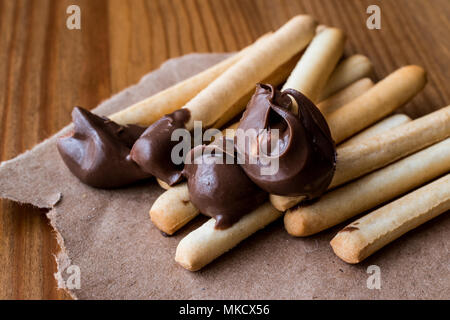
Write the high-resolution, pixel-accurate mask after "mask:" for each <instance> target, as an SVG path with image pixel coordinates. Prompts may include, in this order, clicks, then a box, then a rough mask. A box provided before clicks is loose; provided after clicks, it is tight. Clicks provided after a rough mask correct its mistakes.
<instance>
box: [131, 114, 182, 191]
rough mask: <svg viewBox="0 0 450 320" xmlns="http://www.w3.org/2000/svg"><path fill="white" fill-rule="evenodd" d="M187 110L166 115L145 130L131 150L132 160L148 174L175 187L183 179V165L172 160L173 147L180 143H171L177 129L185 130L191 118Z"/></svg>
mask: <svg viewBox="0 0 450 320" xmlns="http://www.w3.org/2000/svg"><path fill="white" fill-rule="evenodd" d="M190 116H191V115H190V112H189V110H187V109H180V110H177V111H175V112H173V113H171V114H168V115H165V116H164V117H162V118H161V119H159V120H158V121H156V122H155V123H153V124H152V125H151V126H150V127H148V128H147V130H145V132H144V133H143V134H142V136H141V137H140V138H139V139H138V140H137V141H136V143H135V144H134V146H133V148H132V149H131V158H132V159H133V160H134V161H135V162H136V163H138V164H139V166H140V167H141V168H142V169H143V170H144V171H146V172H148V173H151V174H152V175H154V176H155V177H157V178H159V179H161V180H163V181H164V182H166V183H167V184H169V185H174V184H176V183H178V182H179V181H180V180H181V179H182V175H181V171H182V170H183V164H182V163H181V164H175V163H173V161H172V159H171V153H172V149H173V147H174V146H175V145H176V144H177V143H178V141H171V136H172V133H173V132H174V131H175V130H176V129H181V128H185V123H186V122H187V121H188V120H189V118H190Z"/></svg>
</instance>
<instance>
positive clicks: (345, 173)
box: [270, 106, 450, 211]
mask: <svg viewBox="0 0 450 320" xmlns="http://www.w3.org/2000/svg"><path fill="white" fill-rule="evenodd" d="M449 136H450V106H448V107H445V108H442V109H440V110H438V111H435V112H432V113H430V114H428V115H426V116H423V117H421V118H418V119H416V120H414V121H410V122H408V123H405V124H403V125H400V126H398V127H396V128H394V129H391V130H389V131H388V132H385V133H381V134H378V135H377V136H375V137H372V138H369V139H367V140H365V141H361V142H360V143H355V144H354V145H350V146H349V147H342V148H340V147H339V148H338V149H337V161H336V172H335V174H334V177H333V180H332V181H331V184H330V187H329V188H333V187H336V186H339V185H341V184H343V183H345V182H348V181H350V180H352V179H355V178H357V177H360V176H362V175H363V174H366V173H368V172H371V171H373V170H376V169H378V168H381V167H383V166H385V165H387V164H389V163H391V162H393V161H395V160H398V159H400V158H402V157H404V156H406V155H408V154H411V153H413V152H415V151H417V150H420V149H422V148H425V147H427V146H429V145H431V144H433V143H436V142H438V141H441V140H443V139H445V138H447V137H449ZM302 200H304V197H282V196H272V195H271V196H270V201H271V203H272V204H273V205H274V207H275V208H277V209H278V210H281V211H285V210H287V209H289V208H292V207H293V206H295V205H296V204H298V203H300V202H301V201H302Z"/></svg>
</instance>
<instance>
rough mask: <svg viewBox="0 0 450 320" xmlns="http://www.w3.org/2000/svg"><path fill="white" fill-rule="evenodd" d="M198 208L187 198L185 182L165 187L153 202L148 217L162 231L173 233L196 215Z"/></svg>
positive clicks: (187, 192)
mask: <svg viewBox="0 0 450 320" xmlns="http://www.w3.org/2000/svg"><path fill="white" fill-rule="evenodd" d="M198 213H199V212H198V209H197V208H196V207H195V206H194V205H193V204H192V203H191V201H190V200H189V191H188V187H187V183H186V182H183V183H180V184H178V185H176V186H173V187H171V188H169V189H167V190H166V191H165V192H164V193H162V194H161V195H160V196H159V197H158V199H156V201H155V202H154V203H153V205H152V208H151V209H150V213H149V214H150V219H151V220H152V222H153V224H154V225H155V226H156V227H157V228H158V229H159V230H161V231H163V232H164V233H167V234H169V235H172V234H174V233H175V232H176V231H177V230H178V229H180V228H181V227H182V226H184V225H185V224H186V223H188V222H189V221H191V220H192V219H194V218H195V217H196V216H197V215H198Z"/></svg>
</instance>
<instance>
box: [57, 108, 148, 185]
mask: <svg viewBox="0 0 450 320" xmlns="http://www.w3.org/2000/svg"><path fill="white" fill-rule="evenodd" d="M72 120H73V123H74V131H73V132H72V133H71V134H70V135H68V136H64V137H61V138H59V139H58V143H57V147H58V151H59V154H60V155H61V158H62V159H63V161H64V163H65V164H66V165H67V167H68V168H69V170H70V171H71V172H72V173H73V174H74V175H75V176H77V177H78V178H79V179H80V180H81V181H82V182H84V183H85V184H87V185H90V186H92V187H97V188H115V187H120V186H124V185H127V184H130V183H132V182H135V181H138V180H141V179H145V178H148V177H150V176H151V175H150V174H148V173H146V172H144V171H142V170H141V169H140V168H139V166H138V165H137V164H136V163H135V162H133V160H131V158H130V157H129V153H130V150H131V147H132V145H133V144H134V142H135V141H136V140H137V139H138V138H139V136H140V135H141V134H142V133H143V132H144V130H145V128H144V127H140V126H137V125H127V126H122V125H119V124H117V123H115V122H113V121H111V120H109V119H108V118H104V117H99V116H97V115H95V114H93V113H91V112H89V111H88V110H85V109H83V108H80V107H75V108H74V109H73V111H72Z"/></svg>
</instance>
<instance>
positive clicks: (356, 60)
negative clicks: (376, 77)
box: [319, 54, 373, 101]
mask: <svg viewBox="0 0 450 320" xmlns="http://www.w3.org/2000/svg"><path fill="white" fill-rule="evenodd" d="M372 70H373V66H372V62H370V60H369V58H367V57H366V56H364V55H362V54H355V55H353V56H350V57H348V58H346V59H344V60H343V61H341V62H340V63H339V64H338V66H337V67H336V69H335V70H334V71H333V73H332V74H331V76H330V79H328V82H327V84H326V85H325V88H324V89H323V90H322V92H321V94H320V95H319V101H322V100H325V99H327V98H328V97H330V96H331V95H333V94H334V93H336V92H338V91H339V90H341V89H343V88H345V87H346V86H348V85H349V84H351V83H353V82H355V81H357V80H359V79H362V78H364V77H368V76H370V74H371V73H372Z"/></svg>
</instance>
